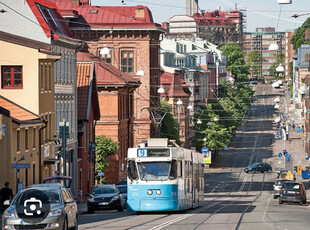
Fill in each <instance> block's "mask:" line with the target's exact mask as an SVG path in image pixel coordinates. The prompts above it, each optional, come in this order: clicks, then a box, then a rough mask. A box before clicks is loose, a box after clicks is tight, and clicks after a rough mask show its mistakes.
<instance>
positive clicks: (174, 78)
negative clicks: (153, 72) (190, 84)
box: [160, 72, 190, 97]
mask: <svg viewBox="0 0 310 230" xmlns="http://www.w3.org/2000/svg"><path fill="white" fill-rule="evenodd" d="M160 84H161V85H162V86H163V87H164V89H165V92H168V96H169V97H188V96H189V95H190V94H189V93H188V92H189V91H188V90H187V84H186V83H185V82H184V80H183V81H182V79H181V77H180V75H179V74H172V73H168V72H163V73H162V74H161V76H160Z"/></svg>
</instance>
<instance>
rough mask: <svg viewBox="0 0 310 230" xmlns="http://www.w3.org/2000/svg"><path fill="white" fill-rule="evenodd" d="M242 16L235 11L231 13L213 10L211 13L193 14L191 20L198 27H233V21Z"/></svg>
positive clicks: (239, 12)
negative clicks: (193, 20)
mask: <svg viewBox="0 0 310 230" xmlns="http://www.w3.org/2000/svg"><path fill="white" fill-rule="evenodd" d="M242 16H243V14H242V12H241V11H238V10H237V9H235V10H234V11H232V12H228V11H219V10H215V11H212V12H205V13H195V14H194V15H193V18H194V19H195V20H196V22H197V23H198V25H235V24H236V22H235V21H234V19H236V18H241V17H242Z"/></svg>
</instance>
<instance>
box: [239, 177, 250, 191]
mask: <svg viewBox="0 0 310 230" xmlns="http://www.w3.org/2000/svg"><path fill="white" fill-rule="evenodd" d="M247 179H248V177H245V178H243V181H242V184H241V186H240V189H239V191H238V193H241V192H242V190H243V189H244V186H245V183H246V181H247Z"/></svg>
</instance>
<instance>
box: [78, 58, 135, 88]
mask: <svg viewBox="0 0 310 230" xmlns="http://www.w3.org/2000/svg"><path fill="white" fill-rule="evenodd" d="M77 60H78V61H94V63H95V72H96V80H97V86H129V85H131V86H134V87H138V86H140V80H139V78H138V77H134V76H135V75H130V74H128V73H124V72H122V71H121V70H119V69H117V68H116V67H114V66H112V65H110V64H108V63H106V62H104V61H103V60H102V59H100V58H99V57H95V56H93V55H92V54H90V53H86V52H79V53H78V55H77Z"/></svg>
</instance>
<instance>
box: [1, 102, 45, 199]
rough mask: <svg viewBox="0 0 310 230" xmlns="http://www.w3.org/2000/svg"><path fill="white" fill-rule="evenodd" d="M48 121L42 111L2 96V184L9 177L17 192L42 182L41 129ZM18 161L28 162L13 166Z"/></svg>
mask: <svg viewBox="0 0 310 230" xmlns="http://www.w3.org/2000/svg"><path fill="white" fill-rule="evenodd" d="M44 125H45V122H44V121H43V120H42V119H40V117H39V116H38V115H36V114H34V113H32V112H31V111H29V110H27V109H25V108H23V107H21V106H19V105H17V104H15V103H14V102H12V101H10V100H8V99H7V98H5V97H3V96H0V127H1V132H0V134H1V135H0V157H1V162H0V173H1V177H0V184H1V185H4V183H5V182H6V181H9V182H10V184H11V186H12V189H13V191H14V194H16V193H17V191H20V190H21V189H22V188H24V187H25V186H29V185H31V184H36V183H39V180H40V173H38V172H39V171H38V170H39V169H40V167H39V164H40V160H41V156H40V155H39V154H38V153H40V147H39V146H40V145H39V130H40V129H42V128H43V127H44ZM17 163H20V164H25V165H26V166H25V165H24V167H23V168H21V169H16V168H13V164H17Z"/></svg>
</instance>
